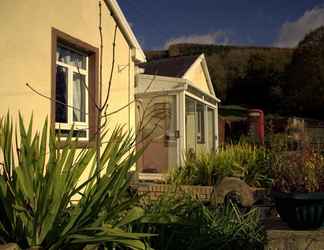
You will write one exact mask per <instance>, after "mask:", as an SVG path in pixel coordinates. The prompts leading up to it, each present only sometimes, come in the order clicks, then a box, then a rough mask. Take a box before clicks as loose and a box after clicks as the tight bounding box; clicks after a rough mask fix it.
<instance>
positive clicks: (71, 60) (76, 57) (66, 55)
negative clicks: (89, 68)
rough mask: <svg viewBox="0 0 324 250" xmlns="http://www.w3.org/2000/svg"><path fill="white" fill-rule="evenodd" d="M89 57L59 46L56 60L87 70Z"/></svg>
mask: <svg viewBox="0 0 324 250" xmlns="http://www.w3.org/2000/svg"><path fill="white" fill-rule="evenodd" d="M86 59H87V56H86V55H82V53H81V52H80V53H78V52H76V51H74V50H72V49H68V48H67V47H64V46H61V45H59V46H58V47H57V51H56V60H57V61H59V62H63V63H66V64H69V65H71V66H75V67H78V68H80V69H86V62H87V60H86Z"/></svg>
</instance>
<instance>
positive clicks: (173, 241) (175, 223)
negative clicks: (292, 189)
mask: <svg viewBox="0 0 324 250" xmlns="http://www.w3.org/2000/svg"><path fill="white" fill-rule="evenodd" d="M145 211H146V213H145V216H144V217H143V218H142V219H141V223H140V224H137V227H139V228H140V229H141V230H143V232H149V233H152V234H157V235H158V236H156V237H151V238H150V245H151V246H152V247H153V248H154V249H159V250H173V249H174V250H178V249H182V250H187V249H188V250H189V249H192V250H199V249H202V250H203V249H210V250H213V249H215V250H216V249H228V250H229V249H239V248H241V247H244V248H245V249H251V250H252V249H253V250H256V249H263V243H264V239H265V235H264V230H263V228H262V226H261V224H260V220H259V214H258V211H257V210H255V209H252V210H251V211H250V212H248V213H246V214H241V213H240V212H239V210H238V208H237V207H236V206H235V205H234V204H232V203H229V204H228V205H226V206H225V207H217V208H208V207H206V206H204V205H203V204H202V203H201V202H200V201H198V200H196V199H194V198H192V197H191V196H187V195H184V196H180V195H179V194H176V193H174V192H171V193H169V194H164V195H162V196H161V197H160V198H159V199H158V200H157V201H150V202H149V203H147V205H146V206H145Z"/></svg>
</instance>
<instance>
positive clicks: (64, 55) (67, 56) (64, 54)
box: [56, 46, 71, 64]
mask: <svg viewBox="0 0 324 250" xmlns="http://www.w3.org/2000/svg"><path fill="white" fill-rule="evenodd" d="M56 60H57V61H59V62H63V63H66V64H70V61H71V53H70V51H69V50H67V49H66V48H64V47H62V46H58V47H57V50H56Z"/></svg>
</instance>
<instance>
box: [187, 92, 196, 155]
mask: <svg viewBox="0 0 324 250" xmlns="http://www.w3.org/2000/svg"><path fill="white" fill-rule="evenodd" d="M195 114H196V102H195V101H194V100H193V99H191V98H189V97H186V148H187V151H192V152H195V151H196V115H195Z"/></svg>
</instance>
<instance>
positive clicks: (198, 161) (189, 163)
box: [169, 144, 271, 187]
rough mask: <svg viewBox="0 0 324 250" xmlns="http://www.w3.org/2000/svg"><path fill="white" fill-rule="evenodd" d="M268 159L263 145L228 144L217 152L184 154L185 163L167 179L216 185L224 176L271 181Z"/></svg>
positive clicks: (263, 184)
mask: <svg viewBox="0 0 324 250" xmlns="http://www.w3.org/2000/svg"><path fill="white" fill-rule="evenodd" d="M270 170H271V169H270V159H269V154H268V152H267V150H266V149H265V148H262V147H257V146H253V145H249V144H238V145H228V146H226V147H222V148H220V149H219V152H211V153H199V154H197V155H189V154H187V155H186V159H185V164H184V166H180V167H179V168H176V169H175V170H174V171H173V172H171V174H170V178H169V182H171V183H175V184H188V185H209V186H210V185H217V184H218V183H219V182H220V180H221V179H222V178H223V177H231V176H234V177H239V178H241V179H243V180H244V181H245V182H246V183H247V184H249V185H251V186H256V187H268V186H270V185H271V178H270Z"/></svg>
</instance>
